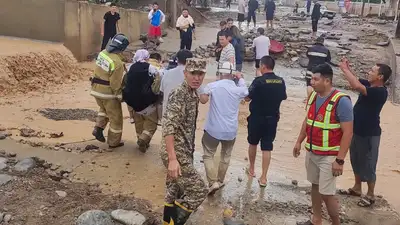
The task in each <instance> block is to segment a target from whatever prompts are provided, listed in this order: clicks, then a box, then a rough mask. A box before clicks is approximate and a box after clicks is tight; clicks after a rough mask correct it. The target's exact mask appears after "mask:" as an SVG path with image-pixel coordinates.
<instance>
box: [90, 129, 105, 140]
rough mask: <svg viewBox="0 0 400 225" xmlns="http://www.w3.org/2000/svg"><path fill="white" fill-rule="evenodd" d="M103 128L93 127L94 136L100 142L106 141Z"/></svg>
mask: <svg viewBox="0 0 400 225" xmlns="http://www.w3.org/2000/svg"><path fill="white" fill-rule="evenodd" d="M103 130H104V129H103V128H100V127H94V129H93V132H92V134H93V136H94V137H95V138H96V140H98V141H100V142H106V138H105V137H104V135H103Z"/></svg>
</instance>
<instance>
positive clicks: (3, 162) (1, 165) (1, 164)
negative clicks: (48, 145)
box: [0, 157, 8, 170]
mask: <svg viewBox="0 0 400 225" xmlns="http://www.w3.org/2000/svg"><path fill="white" fill-rule="evenodd" d="M7 162H8V159H6V158H3V157H0V170H4V169H6V168H7V167H8V165H7Z"/></svg>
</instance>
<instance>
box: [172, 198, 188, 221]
mask: <svg viewBox="0 0 400 225" xmlns="http://www.w3.org/2000/svg"><path fill="white" fill-rule="evenodd" d="M175 209H176V223H175V225H184V224H185V223H186V221H187V220H188V219H189V216H190V214H192V210H189V209H188V208H186V207H185V206H183V205H181V204H180V203H179V202H177V201H175Z"/></svg>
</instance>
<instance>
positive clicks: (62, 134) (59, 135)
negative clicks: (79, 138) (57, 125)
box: [50, 132, 64, 138]
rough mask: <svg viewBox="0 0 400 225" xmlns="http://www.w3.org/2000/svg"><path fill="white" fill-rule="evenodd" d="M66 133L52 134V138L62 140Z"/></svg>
mask: <svg viewBox="0 0 400 225" xmlns="http://www.w3.org/2000/svg"><path fill="white" fill-rule="evenodd" d="M63 136H64V133H63V132H60V133H50V138H60V137H63Z"/></svg>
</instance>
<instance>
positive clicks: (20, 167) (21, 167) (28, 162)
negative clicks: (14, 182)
mask: <svg viewBox="0 0 400 225" xmlns="http://www.w3.org/2000/svg"><path fill="white" fill-rule="evenodd" d="M35 166H36V161H35V160H34V159H33V158H26V159H23V160H21V161H19V162H18V163H17V164H16V165H15V166H14V170H15V171H17V172H28V171H29V170H31V169H33V168H34V167H35Z"/></svg>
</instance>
